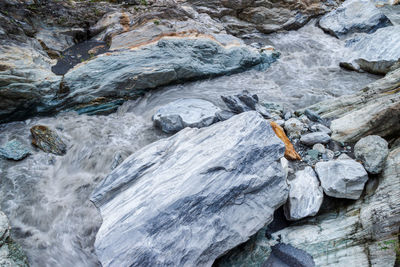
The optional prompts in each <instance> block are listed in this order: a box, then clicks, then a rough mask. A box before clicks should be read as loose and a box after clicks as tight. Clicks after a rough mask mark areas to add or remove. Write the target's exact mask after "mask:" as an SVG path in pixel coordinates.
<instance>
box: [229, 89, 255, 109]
mask: <svg viewBox="0 0 400 267" xmlns="http://www.w3.org/2000/svg"><path fill="white" fill-rule="evenodd" d="M221 98H222V100H223V101H224V103H225V104H226V106H227V107H228V108H229V109H230V110H231V111H232V112H234V113H237V114H239V113H242V112H246V111H250V110H256V105H257V103H258V96H257V95H251V94H250V93H249V92H248V91H246V90H244V91H243V92H242V93H240V94H238V95H233V96H221Z"/></svg>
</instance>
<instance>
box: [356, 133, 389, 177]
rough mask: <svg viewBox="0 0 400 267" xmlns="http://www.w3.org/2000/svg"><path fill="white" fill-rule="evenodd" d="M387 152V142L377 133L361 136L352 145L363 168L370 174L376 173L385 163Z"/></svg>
mask: <svg viewBox="0 0 400 267" xmlns="http://www.w3.org/2000/svg"><path fill="white" fill-rule="evenodd" d="M388 153H389V148H388V143H387V142H386V140H385V139H383V138H382V137H380V136H377V135H370V136H367V137H364V138H361V139H360V141H358V142H357V143H356V145H355V146H354V155H355V157H356V159H357V160H360V161H361V162H362V163H363V165H364V168H365V169H366V170H367V171H368V172H369V173H372V174H378V173H380V172H381V171H382V168H383V166H384V165H385V160H386V157H387V155H388Z"/></svg>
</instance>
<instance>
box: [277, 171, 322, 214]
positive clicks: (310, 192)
mask: <svg viewBox="0 0 400 267" xmlns="http://www.w3.org/2000/svg"><path fill="white" fill-rule="evenodd" d="M288 184H289V198H288V200H287V202H286V204H285V206H284V210H285V216H286V218H287V219H288V220H300V219H302V218H305V217H308V216H314V215H316V214H317V213H318V211H319V208H320V207H321V204H322V200H323V198H324V193H323V191H322V187H321V186H320V185H319V180H318V178H317V175H316V174H315V172H314V170H313V169H312V168H311V167H305V168H304V170H301V171H297V172H296V177H295V178H294V179H293V180H290V181H288Z"/></svg>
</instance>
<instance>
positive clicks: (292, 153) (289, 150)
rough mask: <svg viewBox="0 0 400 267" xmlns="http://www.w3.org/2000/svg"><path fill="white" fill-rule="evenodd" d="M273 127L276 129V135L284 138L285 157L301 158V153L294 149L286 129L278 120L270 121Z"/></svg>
mask: <svg viewBox="0 0 400 267" xmlns="http://www.w3.org/2000/svg"><path fill="white" fill-rule="evenodd" d="M270 124H271V127H272V129H273V130H274V132H275V134H276V136H278V137H279V139H281V140H282V142H283V143H284V144H285V158H287V159H289V160H301V157H300V155H299V154H298V153H297V152H296V150H295V149H294V146H293V144H292V143H291V142H290V140H289V138H288V137H287V136H286V134H285V131H284V130H283V128H282V127H281V126H279V125H278V124H277V123H276V122H274V121H270Z"/></svg>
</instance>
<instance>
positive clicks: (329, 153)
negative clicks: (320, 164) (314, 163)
mask: <svg viewBox="0 0 400 267" xmlns="http://www.w3.org/2000/svg"><path fill="white" fill-rule="evenodd" d="M334 157H335V152H333V151H332V150H330V149H326V150H325V153H324V154H322V159H324V160H332V159H333V158H334Z"/></svg>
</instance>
